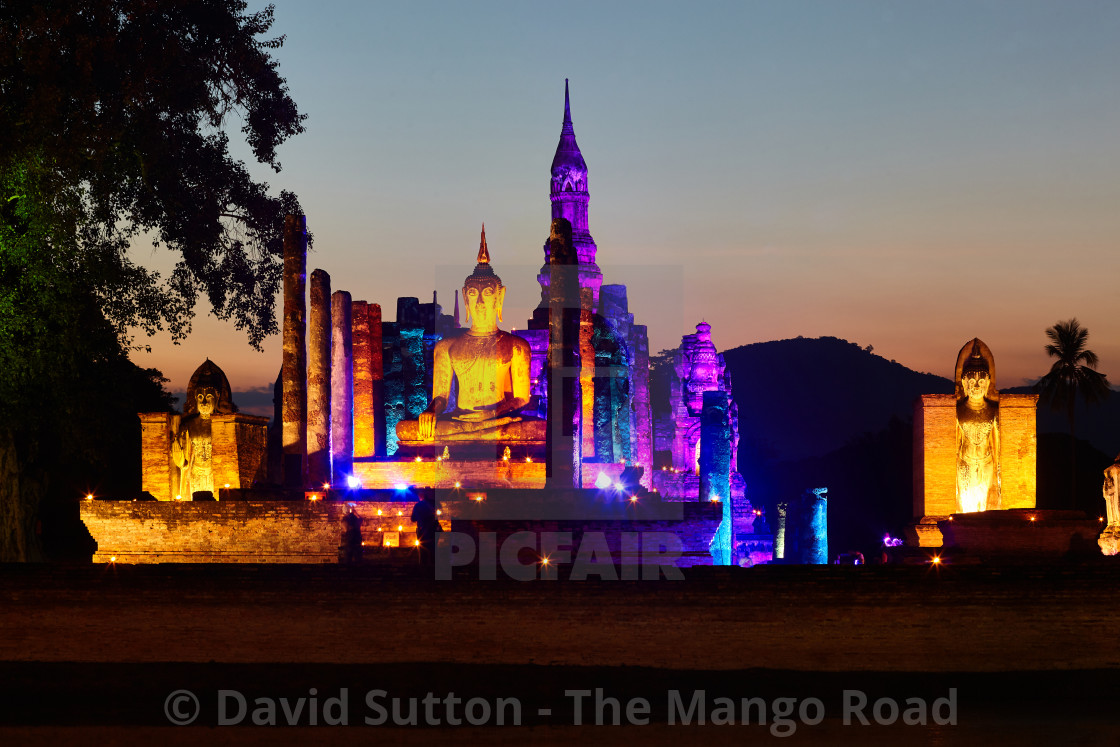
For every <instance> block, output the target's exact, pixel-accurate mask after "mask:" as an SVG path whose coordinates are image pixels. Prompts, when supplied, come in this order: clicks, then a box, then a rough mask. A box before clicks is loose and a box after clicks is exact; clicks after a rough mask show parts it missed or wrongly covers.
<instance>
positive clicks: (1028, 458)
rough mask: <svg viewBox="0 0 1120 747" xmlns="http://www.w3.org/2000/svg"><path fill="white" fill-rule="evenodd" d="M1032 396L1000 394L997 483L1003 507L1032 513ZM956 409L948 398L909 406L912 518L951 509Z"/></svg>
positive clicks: (926, 398) (920, 400)
mask: <svg viewBox="0 0 1120 747" xmlns="http://www.w3.org/2000/svg"><path fill="white" fill-rule="evenodd" d="M1037 403H1038V395H1035V394H1001V395H1000V401H999V419H1000V480H1001V503H1002V506H1003V508H1005V509H1006V508H1034V505H1035V484H1036V480H1035V476H1036V463H1037V449H1038V440H1037V435H1036V424H1035V423H1036V417H1035V408H1036V406H1037ZM956 465H957V410H956V400H955V398H954V397H953V395H951V394H923V395H922V396H921V397H919V398H918V400H916V401H915V403H914V516H915V517H922V516H948V515H949V514H951V513H954V512H955V511H956V510H957V487H956Z"/></svg>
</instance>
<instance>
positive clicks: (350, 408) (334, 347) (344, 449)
mask: <svg viewBox="0 0 1120 747" xmlns="http://www.w3.org/2000/svg"><path fill="white" fill-rule="evenodd" d="M352 303H353V302H352V301H351V300H350V294H349V293H347V292H346V291H335V293H334V295H333V296H331V464H332V468H333V469H332V474H331V482H332V483H334V484H335V485H338V486H344V485H346V478H347V476H348V475H349V474H350V464H351V462H352V461H353V459H354V338H353V329H352V327H351V319H352V313H351V312H352V308H353V307H352Z"/></svg>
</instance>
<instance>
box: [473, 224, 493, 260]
mask: <svg viewBox="0 0 1120 747" xmlns="http://www.w3.org/2000/svg"><path fill="white" fill-rule="evenodd" d="M475 261H476V262H478V264H480V265H488V264H490V250H489V249H487V248H486V224H485V223H483V224H482V240H481V241H479V242H478V259H477V260H475Z"/></svg>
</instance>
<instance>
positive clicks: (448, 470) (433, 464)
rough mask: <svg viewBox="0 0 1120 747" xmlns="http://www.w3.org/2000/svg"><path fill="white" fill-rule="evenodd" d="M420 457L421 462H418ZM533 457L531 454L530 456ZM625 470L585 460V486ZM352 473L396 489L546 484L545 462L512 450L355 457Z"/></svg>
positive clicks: (366, 482)
mask: <svg viewBox="0 0 1120 747" xmlns="http://www.w3.org/2000/svg"><path fill="white" fill-rule="evenodd" d="M417 459H419V461H416V460H417ZM529 459H530V460H532V457H529ZM624 469H626V465H625V464H595V463H591V462H584V464H583V474H582V476H581V480H582V484H583V487H585V488H594V487H595V486H596V481H598V482H599V484H600V485H602V484H603V483H604V481H607V482H608V483H609V484H612V485H613V484H614V483H615V482H617V481H618V480H619V478H620V477H621V476H622V471H623V470H624ZM352 472H353V474H354V477H356V478H358V480H359V481H360V483H361V486H362V487H363V488H393V487H396V486H398V485H410V486H415V487H423V488H437V489H444V490H451V489H454V488H456V487H459V488H463V489H472V488H482V489H494V488H533V489H540V488H543V487H544V486H545V463H544V462H543V461H540V460H532V461H527V460H526V457H524V456H518V455H516V453H514V452H513V450H512V449H511V456H510V458H509V460H503V459H500V458H499V459H494V458H490V459H480V460H465V459H464V460H457V459H442V460H441V459H438V458H428V459H425V458H423V457H416V458H414V459H413V461H399V460H396V459H393V458H390V459H355V460H354V463H353V469H352Z"/></svg>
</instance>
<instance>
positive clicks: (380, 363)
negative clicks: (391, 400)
mask: <svg viewBox="0 0 1120 747" xmlns="http://www.w3.org/2000/svg"><path fill="white" fill-rule="evenodd" d="M368 311H369V374H370V410H371V412H372V414H373V454H374V456H379V457H382V456H385V365H384V360H383V357H382V356H383V354H384V351H383V349H382V340H381V304H376V303H371V304H370V305H369V307H368Z"/></svg>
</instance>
